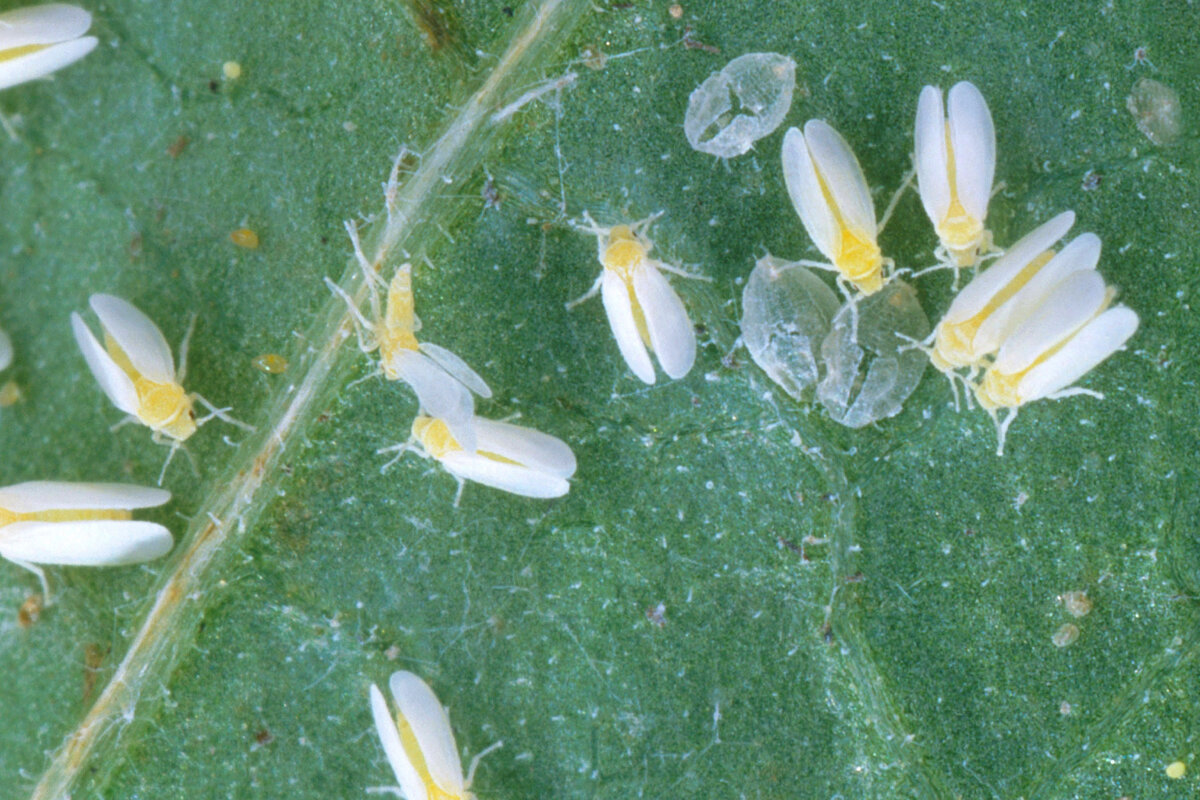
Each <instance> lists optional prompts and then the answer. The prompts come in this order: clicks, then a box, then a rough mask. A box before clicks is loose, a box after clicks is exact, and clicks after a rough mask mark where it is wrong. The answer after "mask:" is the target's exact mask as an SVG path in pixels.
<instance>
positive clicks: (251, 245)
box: [229, 228, 258, 250]
mask: <svg viewBox="0 0 1200 800" xmlns="http://www.w3.org/2000/svg"><path fill="white" fill-rule="evenodd" d="M229 241H231V242H233V243H234V244H236V245H237V246H238V247H244V248H245V249H247V250H257V249H258V234H257V233H255V232H254V231H252V230H250V229H249V228H238V229H237V230H236V231H233V232H231V233H230V234H229Z"/></svg>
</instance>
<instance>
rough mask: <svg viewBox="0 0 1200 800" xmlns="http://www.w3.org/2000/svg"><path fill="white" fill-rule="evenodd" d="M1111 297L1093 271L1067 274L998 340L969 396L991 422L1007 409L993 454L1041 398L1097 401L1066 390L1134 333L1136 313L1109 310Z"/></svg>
mask: <svg viewBox="0 0 1200 800" xmlns="http://www.w3.org/2000/svg"><path fill="white" fill-rule="evenodd" d="M1114 295H1115V292H1114V291H1113V290H1112V289H1111V288H1108V287H1106V286H1105V285H1104V279H1103V278H1101V277H1100V275H1099V274H1098V273H1096V272H1094V271H1090V270H1085V271H1079V272H1075V273H1073V274H1070V275H1068V276H1067V277H1066V278H1064V279H1063V280H1062V281H1061V282H1060V283H1059V284H1058V286H1056V287H1055V288H1054V290H1053V291H1052V292H1050V294H1049V296H1048V297H1046V299H1045V301H1044V302H1043V303H1042V304H1041V305H1040V306H1039V307H1038V308H1037V310H1036V311H1035V312H1034V313H1033V314H1032V315H1031V316H1029V318H1028V319H1026V320H1025V321H1024V322H1023V323H1022V325H1021V326H1020V327H1019V328H1018V329H1017V330H1016V331H1014V332H1013V333H1012V334H1011V335H1010V336H1009V337H1008V338H1006V339H1005V340H1004V342H1003V344H1002V345H1001V346H1000V350H999V352H998V353H997V355H996V360H995V361H994V362H993V363H992V365H991V366H990V367H989V368H988V370H987V372H986V373H985V374H984V376H983V380H982V381H981V382H980V384H979V386H978V387H977V389H976V393H975V394H976V397H977V398H978V400H979V403H980V405H982V406H983V407H984V408H985V409H987V410H988V412H989V413H991V414H992V415H993V418H995V411H996V409H999V408H1008V409H1010V413H1009V415H1008V416H1007V417H1006V418H1005V420H1004V422H1003V423H1000V422H997V430H998V433H999V439H1000V441H999V447H998V449H997V452H998V453H1003V451H1004V435H1005V432H1006V431H1007V429H1008V426H1009V425H1010V424H1011V423H1012V420H1013V419H1014V418H1015V417H1016V412H1017V409H1019V408H1020V407H1021V406H1023V405H1025V404H1027V403H1031V402H1033V401H1034V400H1040V399H1042V398H1051V399H1060V398H1063V397H1069V396H1071V395H1075V394H1090V395H1092V396H1096V397H1100V396H1101V395H1098V394H1097V393H1096V392H1092V391H1090V390H1087V389H1081V388H1078V387H1074V386H1072V384H1074V383H1075V381H1077V380H1079V379H1080V378H1082V377H1083V376H1084V375H1086V374H1087V373H1088V372H1089V371H1091V369H1092V368H1093V367H1095V366H1096V365H1098V364H1099V363H1100V362H1102V361H1104V360H1105V359H1106V358H1108V357H1109V356H1110V355H1112V354H1113V353H1115V352H1116V351H1117V350H1118V349H1120V348H1121V346H1122V345H1124V344H1125V342H1126V341H1128V339H1129V337H1131V336H1132V335H1133V334H1134V332H1135V331H1136V330H1137V326H1138V316H1137V314H1136V313H1134V312H1133V311H1132V310H1130V309H1129V308H1126V307H1125V306H1116V307H1115V308H1109V305H1110V304H1111V303H1112V299H1113V297H1114Z"/></svg>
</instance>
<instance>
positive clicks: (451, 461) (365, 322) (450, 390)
mask: <svg viewBox="0 0 1200 800" xmlns="http://www.w3.org/2000/svg"><path fill="white" fill-rule="evenodd" d="M346 228H347V230H348V231H349V233H350V238H351V241H352V242H353V244H354V252H355V255H356V257H357V259H358V262H359V265H360V266H361V267H362V271H363V276H364V278H365V281H366V286H367V290H368V312H369V315H370V316H369V317H368V316H365V315H364V314H363V313H362V312H361V311H360V310H359V308H358V305H357V303H355V302H354V299H353V298H352V297H350V296H349V295H348V294H347V293H346V291H345V290H344V289H342V287H340V286H338V285H337V284H336V283H334V282H333V281H332V280H330V279H328V278H326V279H325V282H326V284H327V285H328V286H329V288H330V290H332V291H333V292H334V293H336V294H337V295H339V296H340V297H342V298H343V299H344V300H345V301H346V305H347V306H348V308H349V309H350V313H351V316H352V318H353V319H354V322H355V329H356V332H357V335H358V346H359V349H361V350H362V351H363V352H364V353H372V352H375V351H379V371H380V372H381V373H382V374H383V376H384V377H385V378H387V379H388V380H393V381H403V382H404V383H406V384H408V385H409V386H410V387H412V390H413V392H414V393H415V394H416V395H417V402H418V403H419V409H418V412H417V416H416V417H415V418H414V419H413V422H412V434H411V436H410V438H409V440H408V441H406V442H404V443H402V444H399V445H396V446H394V447H385V448H383V449H381V450H380V451H379V452H381V453H383V452H390V451H397V450H398V451H399V452H400V455H403V453H404V452H405V451H406V450H408V449H409V448H410V447H412V446H414V445H416V446H417V447H418V448H419V449H418V450H417V452H418V453H420V454H422V455H424V456H426V457H430V458H434V459H436V460H437V461H438V462H439V463H440V464H441V465H442V466H443V467H444V468H445V469H446V471H447V472H449V473H450V474H451V475H453V476H454V477H455V478H456V479H457V480H458V481H459V494H461V493H462V489H463V484H464V482H465V481H474V482H476V483H481V484H484V485H485V486H491V487H494V488H496V489H501V490H503V491H506V492H511V493H513V494H519V495H523V496H525V497H540V498H550V497H561V496H562V495H564V494H566V493H567V492H568V491H569V490H570V488H571V487H570V484H569V483H568V482H567V479H568V478H570V477H571V476H572V475H574V474H575V454H574V453H572V452H571V448H570V447H568V446H567V445H566V443H564V442H563V441H562V440H560V439H558V438H555V437H554V436H550V435H548V434H545V433H541V432H540V431H535V430H532V429H530V428H524V427H520V426H518V425H512V424H509V423H507V422H497V421H494V420H490V419H485V418H483V417H480V416H478V415H476V414H475V397H474V396H475V395H478V396H479V397H482V398H485V399H486V398H490V397H491V396H492V391H491V389H490V388H489V387H488V385H487V383H486V382H485V381H484V380H483V378H481V377H480V376H479V374H478V373H476V372H475V370H473V369H471V367H470V366H469V365H468V364H467V363H466V362H465V361H463V360H462V359H461V358H460V357H459V356H458V355H456V354H455V353H453V352H451V351H450V350H447V349H446V348H445V347H440V346H438V345H435V344H432V343H430V342H419V341H417V337H416V334H417V332H418V331H419V330H420V329H421V321H420V319H419V318H418V317H417V315H416V310H415V303H414V299H413V290H412V265H411V264H407V263H406V264H403V265H402V266H400V268H399V269H397V270H396V273H395V275H393V276H392V279H391V281H390V282H385V281H384V280H383V278H382V277H381V276H380V275H379V271H378V266H377V264H375V263H372V262H371V261H370V260H368V259H367V257H366V255H365V254H364V253H363V250H362V246H361V244H360V242H359V238H358V232H357V229H356V228H355V226H354V225H353V224H352V223H347V224H346ZM381 295H382V296H381ZM397 458H399V455H398V456H397ZM389 463H391V462H389ZM386 466H387V465H385V468H386ZM455 502H456V503H457V502H458V499H457V497H456V498H455Z"/></svg>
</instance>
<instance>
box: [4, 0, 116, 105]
mask: <svg viewBox="0 0 1200 800" xmlns="http://www.w3.org/2000/svg"><path fill="white" fill-rule="evenodd" d="M91 24H92V15H91V14H89V13H88V12H87V11H84V10H83V9H82V8H79V7H77V6H72V5H66V4H63V3H50V4H48V5H41V6H30V7H28V8H18V9H14V10H12V11H7V12H5V13H3V14H0V89H7V88H9V87H10V86H16V85H17V84H20V83H25V82H26V81H31V80H35V79H37V78H42V77H45V76H47V75H49V74H50V73H52V72H55V71H57V70H60V69H62V68H63V67H65V66H67V65H68V64H72V63H74V62H75V61H78V60H79V59H81V58H83V57H84V56H86V55H87V54H88V53H90V52H91V51H92V50H93V48H95V47H96V44H97V41H98V40H97V39H96V37H95V36H84V34H85V33H87V30H88V28H89V27H91Z"/></svg>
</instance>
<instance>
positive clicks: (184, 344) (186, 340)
mask: <svg viewBox="0 0 1200 800" xmlns="http://www.w3.org/2000/svg"><path fill="white" fill-rule="evenodd" d="M196 317H197V314H196V312H194V311H193V312H192V318H191V320H190V321H189V322H188V326H187V333H185V334H183V341H181V342H180V343H179V368H178V369H176V370H175V380H176V382H178V383H183V379H184V378H186V377H187V361H188V347H190V346H191V343H192V331H194V330H196Z"/></svg>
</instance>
